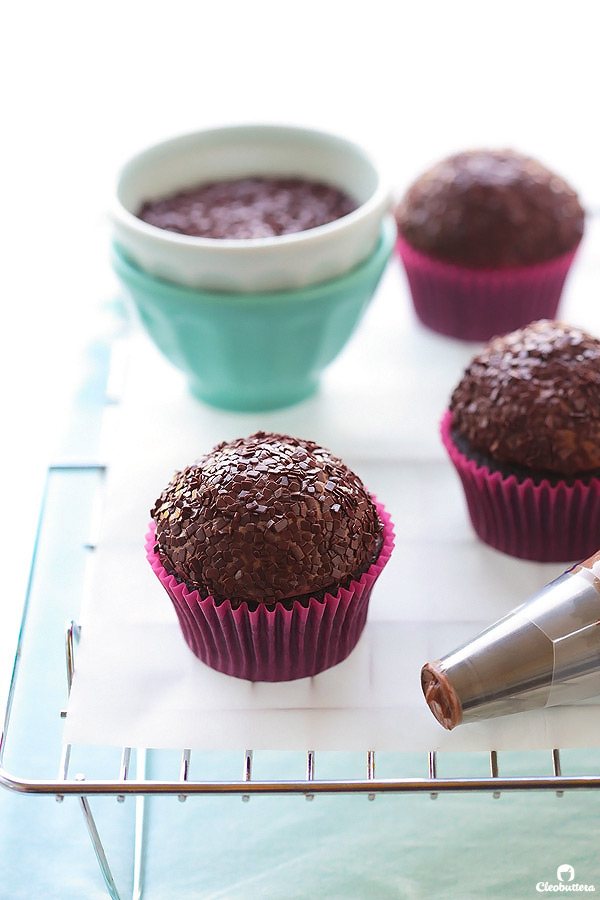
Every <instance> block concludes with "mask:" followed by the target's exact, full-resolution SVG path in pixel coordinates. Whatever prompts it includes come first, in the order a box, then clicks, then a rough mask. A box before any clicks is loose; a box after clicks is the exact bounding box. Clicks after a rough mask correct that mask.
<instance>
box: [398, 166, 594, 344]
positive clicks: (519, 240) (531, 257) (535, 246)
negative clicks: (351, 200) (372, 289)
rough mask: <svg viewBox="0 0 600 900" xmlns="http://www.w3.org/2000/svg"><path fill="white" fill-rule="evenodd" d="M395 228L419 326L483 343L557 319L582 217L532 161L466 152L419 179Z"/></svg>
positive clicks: (556, 180) (564, 190)
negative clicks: (531, 325) (421, 324)
mask: <svg viewBox="0 0 600 900" xmlns="http://www.w3.org/2000/svg"><path fill="white" fill-rule="evenodd" d="M396 221H397V224H398V233H399V235H398V244H397V250H398V253H399V254H400V257H401V258H402V261H403V263H404V266H405V269H406V273H407V277H408V281H409V285H410V289H411V294H412V298H413V303H414V306H415V311H416V313H417V315H418V317H419V319H420V320H421V321H422V322H423V324H425V325H427V326H428V327H429V328H432V329H433V330H435V331H438V332H440V333H442V334H446V335H450V336H452V337H458V338H462V339H464V340H488V339H489V338H490V337H491V336H492V335H494V334H501V333H504V332H507V331H512V330H514V329H515V328H519V327H522V326H524V325H526V324H527V323H528V322H531V321H533V320H534V319H539V318H553V317H554V316H555V315H556V310H557V308H558V303H559V300H560V296H561V293H562V289H563V286H564V282H565V278H566V276H567V273H568V271H569V268H570V266H571V264H572V262H573V259H574V256H575V252H576V250H577V247H578V245H579V242H580V241H581V238H582V235H583V229H584V211H583V209H582V207H581V204H580V202H579V200H578V197H577V194H576V193H575V191H574V190H573V189H572V188H571V187H570V186H569V185H568V184H567V183H566V181H564V180H563V179H562V178H560V177H559V176H558V175H556V174H555V173H553V172H551V171H550V170H549V169H547V168H546V167H545V166H543V165H542V164H541V163H540V162H538V161H537V160H535V159H532V158H531V157H528V156H523V155H522V154H520V153H517V152H515V151H513V150H472V151H468V152H464V153H457V154H455V155H453V156H450V157H448V158H447V159H444V160H443V161H441V162H439V163H438V164H437V165H435V166H433V168H431V169H429V170H428V171H427V172H425V173H424V174H423V175H421V176H420V177H419V178H418V179H417V180H416V181H415V182H414V183H413V185H412V186H411V187H410V188H409V189H408V191H407V192H406V194H405V196H404V197H403V199H402V200H401V202H400V203H399V204H398V206H397V208H396Z"/></svg>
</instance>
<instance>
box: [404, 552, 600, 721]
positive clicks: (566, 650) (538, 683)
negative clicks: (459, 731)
mask: <svg viewBox="0 0 600 900" xmlns="http://www.w3.org/2000/svg"><path fill="white" fill-rule="evenodd" d="M421 686H422V688H423V693H424V695H425V699H426V701H427V703H428V705H429V708H430V709H431V711H432V713H433V714H434V716H435V717H436V719H437V720H438V722H440V723H441V724H442V725H443V726H444V728H447V729H448V730H451V729H452V728H454V727H455V726H456V725H460V724H461V723H467V722H476V721H478V720H481V719H488V718H491V717H493V716H504V715H509V714H511V713H516V712H522V711H524V710H528V709H539V708H541V707H547V706H560V705H564V704H568V703H574V702H575V701H578V700H584V699H589V698H590V697H595V696H598V695H600V550H598V551H597V552H596V553H595V554H594V555H593V556H591V557H590V558H589V559H586V560H585V562H582V563H579V564H578V565H575V566H573V567H572V568H570V569H567V571H566V572H564V573H563V574H562V575H560V576H559V577H558V578H556V579H555V580H554V581H552V582H550V584H548V585H546V587H545V588H543V589H542V590H541V591H539V592H538V593H536V594H534V595H533V596H532V597H530V598H529V600H526V601H525V603H523V604H521V606H518V607H517V608H516V609H514V610H513V611H512V612H510V613H508V615H506V616H504V618H502V619H500V620H499V621H498V622H496V623H495V624H494V625H491V626H490V627H489V628H487V629H486V630H485V631H482V632H481V633H480V634H478V635H477V637H475V638H473V639H472V640H470V641H468V642H467V643H466V644H463V645H462V646H461V647H459V648H458V649H457V650H454V651H453V652H452V653H449V654H448V655H446V656H444V657H443V658H442V659H439V660H436V661H435V662H430V663H426V664H425V665H424V666H423V668H422V669H421Z"/></svg>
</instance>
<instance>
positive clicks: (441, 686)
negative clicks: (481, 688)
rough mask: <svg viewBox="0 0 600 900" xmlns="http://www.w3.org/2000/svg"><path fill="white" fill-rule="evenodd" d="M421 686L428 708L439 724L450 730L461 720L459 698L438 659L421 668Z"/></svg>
mask: <svg viewBox="0 0 600 900" xmlns="http://www.w3.org/2000/svg"><path fill="white" fill-rule="evenodd" d="M421 687H422V688H423V693H424V694H425V699H426V701H427V704H428V706H429V709H430V710H431V712H432V713H433V714H434V716H435V717H436V719H437V720H438V722H439V723H440V725H443V726H444V728H447V729H448V731H451V730H452V729H453V728H455V727H456V726H457V725H460V723H461V722H462V706H461V703H460V699H459V697H458V695H457V693H456V691H455V690H454V688H453V687H452V685H451V684H450V682H449V681H448V679H447V677H446V674H445V672H444V671H443V670H442V668H441V662H440V660H436V662H432V663H426V665H424V666H423V668H422V669H421Z"/></svg>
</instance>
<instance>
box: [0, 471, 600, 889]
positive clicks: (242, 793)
mask: <svg viewBox="0 0 600 900" xmlns="http://www.w3.org/2000/svg"><path fill="white" fill-rule="evenodd" d="M65 471H69V472H74V471H79V472H81V471H88V472H96V473H97V474H98V475H99V476H100V480H101V481H103V477H102V476H103V474H104V466H102V465H99V464H75V465H63V466H60V465H59V466H54V467H51V469H50V471H49V477H53V476H54V475H55V474H56V473H57V472H65ZM43 516H44V509H42V519H43ZM83 546H84V548H85V550H86V551H89V552H92V551H93V549H94V542H93V541H86V542H84V544H83ZM35 559H36V553H34V560H33V564H32V571H33V568H34V567H35ZM30 589H31V579H30V587H29V589H28V592H27V596H26V598H25V603H24V610H23V620H22V625H21V629H20V634H19V639H18V645H17V651H16V656H15V662H14V667H13V673H12V678H11V682H10V688H9V692H8V698H7V704H6V711H5V715H4V723H3V729H2V734H1V736H0V785H2V786H3V787H5V788H7V789H8V790H11V791H15V792H19V793H21V794H37V795H54V796H55V797H56V799H57V801H59V802H62V801H63V800H64V799H65V797H71V796H73V797H75V798H77V800H78V802H79V805H80V807H81V810H82V812H83V816H84V820H85V823H86V825H87V829H88V832H89V835H90V838H91V841H92V845H93V848H94V851H95V854H96V857H97V860H98V863H99V866H100V870H101V873H102V877H103V878H104V882H105V885H106V889H107V892H108V895H109V896H110V897H111V898H112V900H123V898H124V896H125V895H124V893H122V892H120V891H119V889H118V888H117V885H116V883H115V878H114V876H113V872H112V870H111V866H110V864H109V861H108V858H107V854H106V851H105V847H104V844H103V842H102V838H101V836H100V833H99V830H98V827H97V824H96V820H95V818H94V815H93V813H92V808H91V803H90V798H93V797H97V796H99V795H108V796H113V797H115V798H116V801H117V802H118V803H122V802H123V801H124V800H125V799H126V798H127V797H129V796H132V797H133V798H134V801H135V824H134V838H133V861H132V871H133V893H132V895H131V896H132V898H133V900H139V898H141V897H142V894H143V873H144V847H145V843H146V842H145V830H146V827H147V823H146V815H145V812H146V801H147V799H148V798H149V797H151V796H157V795H170V796H172V797H174V798H177V800H178V801H179V802H184V801H186V800H188V799H191V798H195V797H197V796H200V795H231V794H234V795H238V796H239V797H240V798H241V800H242V801H244V802H247V801H249V800H250V798H251V797H255V796H258V795H264V794H270V795H282V794H296V795H302V796H304V798H305V799H306V800H313V799H314V798H315V797H316V796H317V795H319V794H362V795H364V796H365V797H366V798H367V799H368V800H369V801H374V800H375V799H376V797H377V795H378V794H414V793H420V794H429V796H430V797H431V798H432V799H433V800H435V799H437V798H439V796H440V795H441V794H447V793H452V792H457V793H468V792H471V793H482V792H486V793H489V794H491V795H492V796H493V797H495V798H499V797H500V796H501V794H502V792H515V791H546V792H547V791H551V792H552V791H554V792H555V793H556V794H557V796H559V797H560V796H561V795H563V794H564V793H565V792H566V791H590V790H598V789H600V774H590V775H568V774H564V773H563V771H562V763H561V751H560V750H559V749H558V748H556V749H553V750H552V751H549V752H548V758H547V774H545V775H523V776H514V775H512V776H503V775H502V774H501V768H502V767H501V764H500V761H499V754H498V753H497V752H496V751H495V750H491V751H490V752H489V774H488V775H486V776H484V777H474V776H461V777H450V778H448V777H440V776H439V775H438V754H437V753H436V751H430V752H429V753H427V754H424V755H423V766H422V775H420V776H416V777H385V778H380V777H378V776H377V773H376V764H377V763H376V760H377V753H376V751H375V750H369V751H368V752H367V753H366V756H365V757H364V769H363V771H364V775H363V777H359V778H356V777H352V778H347V777H343V774H342V775H341V777H339V778H325V779H320V778H318V776H317V770H318V756H319V754H318V753H315V751H313V750H306V751H304V753H305V774H304V777H303V778H300V779H297V778H296V779H289V780H288V779H285V780H280V779H264V778H261V779H257V778H255V777H254V776H253V763H254V760H255V754H254V752H253V750H252V749H247V750H245V751H244V752H243V753H242V752H240V760H239V763H240V769H239V771H240V777H239V778H236V779H230V780H202V779H196V778H194V777H192V776H193V762H194V756H193V752H192V749H190V748H183V749H182V750H181V751H180V754H179V762H178V765H177V766H176V767H175V769H174V771H173V773H172V777H169V778H168V779H153V778H151V777H149V768H150V760H151V757H152V755H153V754H154V753H159V752H160V751H152V750H147V749H144V748H132V747H123V748H122V749H121V752H120V762H119V766H118V771H115V776H114V778H108V779H107V778H96V777H93V776H90V775H89V774H85V775H84V774H79V773H78V774H75V775H72V774H71V772H70V768H71V758H72V753H73V749H74V748H73V747H72V746H71V745H69V744H65V745H63V746H62V750H61V753H60V759H59V761H58V764H57V767H56V769H55V770H54V771H58V774H57V775H55V776H54V777H49V778H44V779H32V778H25V777H21V776H20V775H18V774H15V773H13V772H10V771H9V770H8V769H7V768H6V767H5V765H4V758H5V751H6V747H7V742H8V736H9V729H10V723H11V718H12V715H13V701H14V699H15V694H16V691H17V684H18V680H19V673H20V667H21V665H20V664H21V658H22V651H23V641H24V634H25V630H26V628H25V626H26V623H27V616H28V612H29V605H30V603H29V594H30ZM80 632H81V628H80V626H79V625H78V624H77V622H76V621H74V620H73V621H69V622H68V624H67V626H66V634H65V657H66V670H67V688H68V689H70V686H71V682H72V679H73V673H74V669H75V660H76V654H77V643H78V638H79V635H80ZM56 715H57V716H59V715H60V716H61V717H63V718H64V717H65V716H66V712H65V711H64V710H60V709H59V708H57V710H56Z"/></svg>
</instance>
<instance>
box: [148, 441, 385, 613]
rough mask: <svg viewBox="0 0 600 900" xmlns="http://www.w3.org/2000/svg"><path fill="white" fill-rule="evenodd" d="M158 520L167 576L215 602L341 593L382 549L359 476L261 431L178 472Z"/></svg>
mask: <svg viewBox="0 0 600 900" xmlns="http://www.w3.org/2000/svg"><path fill="white" fill-rule="evenodd" d="M152 517H153V518H154V520H155V522H156V549H157V551H158V553H159V555H160V558H161V561H162V563H163V565H164V566H165V568H166V569H167V571H169V572H171V573H172V574H174V575H175V576H176V577H177V578H178V579H179V580H181V581H184V582H185V583H186V585H187V586H188V587H191V588H192V589H196V590H198V591H199V592H200V593H201V595H202V596H208V595H212V596H213V597H214V598H215V600H216V601H217V602H219V601H222V600H224V599H226V598H227V599H230V600H232V601H233V602H240V601H254V602H258V603H267V604H274V603H275V602H276V601H279V600H285V599H287V598H295V597H302V596H305V595H314V594H315V593H317V592H319V591H323V590H324V589H327V588H329V587H333V588H334V589H337V587H338V586H339V585H340V583H344V582H345V581H346V582H347V583H349V581H350V580H351V579H352V578H354V577H356V578H358V577H360V575H362V573H363V572H364V571H366V569H368V567H369V566H370V565H371V563H372V562H374V561H375V560H376V559H377V557H378V555H379V551H380V549H381V544H382V531H383V527H382V524H381V522H380V520H379V517H378V515H377V510H376V507H375V505H374V503H373V501H372V499H371V497H370V496H369V494H368V493H367V491H366V490H365V487H364V485H363V484H362V482H361V480H360V479H359V478H358V476H357V475H355V474H354V473H353V472H351V471H350V470H349V469H348V468H347V466H345V465H344V463H343V462H341V460H339V459H337V458H336V457H334V456H332V455H331V454H330V452H329V451H328V450H326V449H325V448H323V447H320V446H319V445H318V444H315V443H313V442H312V441H307V440H301V439H298V438H293V437H289V436H288V435H281V434H266V433H264V432H258V433H257V434H254V435H252V436H251V437H248V438H239V439H238V440H234V441H231V442H230V443H221V444H219V445H218V446H217V447H215V448H214V450H212V451H211V452H210V453H209V454H207V455H206V456H203V457H202V458H201V459H199V460H197V461H196V462H195V463H194V464H193V465H191V466H188V467H187V468H186V469H184V470H183V471H181V472H179V473H177V474H176V475H175V477H174V478H173V480H172V481H171V483H170V484H169V485H168V486H167V487H166V488H165V490H164V491H163V493H162V494H161V496H160V497H159V498H158V500H157V501H156V503H155V505H154V508H153V510H152Z"/></svg>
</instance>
